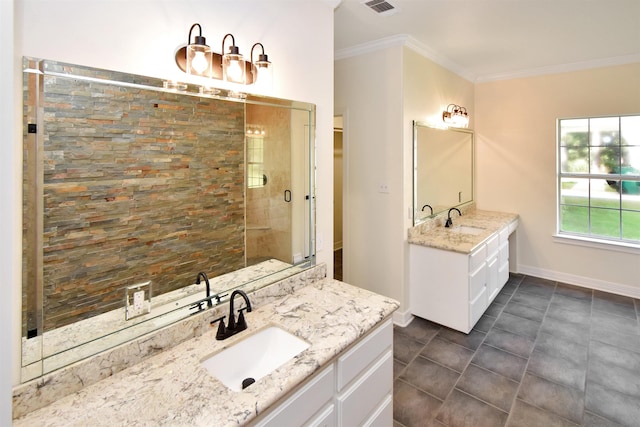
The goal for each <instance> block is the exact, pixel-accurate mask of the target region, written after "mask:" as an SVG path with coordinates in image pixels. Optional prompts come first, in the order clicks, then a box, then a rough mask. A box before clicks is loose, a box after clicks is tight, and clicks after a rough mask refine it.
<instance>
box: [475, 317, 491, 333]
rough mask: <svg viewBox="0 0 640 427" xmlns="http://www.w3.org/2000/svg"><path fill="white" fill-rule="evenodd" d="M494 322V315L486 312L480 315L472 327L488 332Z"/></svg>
mask: <svg viewBox="0 0 640 427" xmlns="http://www.w3.org/2000/svg"><path fill="white" fill-rule="evenodd" d="M495 322H496V317H492V316H489V315H487V314H484V315H482V317H481V318H480V320H478V322H477V323H476V325H475V326H474V327H473V329H475V330H476V331H480V332H489V330H490V329H491V327H492V326H493V324H494V323H495Z"/></svg>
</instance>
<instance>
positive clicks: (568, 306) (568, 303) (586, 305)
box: [550, 294, 593, 315]
mask: <svg viewBox="0 0 640 427" xmlns="http://www.w3.org/2000/svg"><path fill="white" fill-rule="evenodd" d="M592 304H593V303H592V301H591V299H589V298H573V297H569V296H565V295H562V294H554V295H553V297H552V298H551V304H550V307H554V308H556V309H564V310H569V311H577V312H579V313H584V314H586V315H589V314H591V307H592Z"/></svg>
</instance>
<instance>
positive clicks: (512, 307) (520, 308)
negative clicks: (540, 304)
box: [502, 302, 545, 322]
mask: <svg viewBox="0 0 640 427" xmlns="http://www.w3.org/2000/svg"><path fill="white" fill-rule="evenodd" d="M502 312H503V313H509V314H513V315H514V316H519V317H524V318H525V319H529V320H533V321H534V322H542V319H543V318H544V315H545V312H544V311H543V310H539V309H537V308H535V307H529V306H527V305H523V304H519V303H517V302H509V303H508V304H507V305H506V306H505V307H504V310H502Z"/></svg>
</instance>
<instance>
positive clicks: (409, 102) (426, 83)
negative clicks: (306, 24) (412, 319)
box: [334, 44, 474, 323]
mask: <svg viewBox="0 0 640 427" xmlns="http://www.w3.org/2000/svg"><path fill="white" fill-rule="evenodd" d="M334 99H335V106H336V107H335V108H336V111H335V112H336V114H344V134H343V144H344V162H345V176H344V185H345V188H344V190H345V195H346V196H345V206H344V210H345V221H344V231H343V236H344V237H343V240H344V245H343V248H344V249H343V256H344V260H343V269H344V277H345V279H344V280H345V282H348V283H351V284H354V285H356V286H360V287H363V288H366V289H369V290H372V291H374V292H378V293H380V294H383V295H387V296H389V297H392V298H395V299H397V300H398V301H400V302H401V307H400V310H398V312H397V313H396V321H398V322H400V323H402V322H404V321H405V320H406V318H407V315H408V302H409V296H408V277H409V276H408V243H407V229H408V228H409V227H411V226H412V219H411V217H410V210H411V209H412V203H413V197H412V194H413V179H412V170H413V157H412V153H413V130H412V121H413V120H424V121H427V120H429V119H434V118H438V117H441V114H442V111H443V109H444V107H446V106H447V105H448V104H449V103H456V104H460V105H464V106H466V107H467V108H469V109H470V110H471V109H472V107H473V103H474V100H473V84H472V83H471V82H469V81H467V80H465V79H463V78H461V77H459V76H457V75H456V74H454V73H452V72H450V71H448V70H446V69H445V68H443V67H441V66H440V65H438V64H436V63H434V62H433V61H431V60H429V59H426V58H425V57H424V56H422V55H420V54H419V53H417V52H416V51H414V50H412V49H410V48H408V47H404V46H402V45H400V44H398V45H397V46H385V47H384V48H381V49H380V50H378V51H374V52H370V53H366V54H362V55H358V56H354V57H350V58H345V59H340V60H338V61H336V63H335V95H334ZM471 114H472V116H473V112H472V111H471ZM380 184H387V185H388V189H389V190H388V193H381V192H380V191H379V186H380Z"/></svg>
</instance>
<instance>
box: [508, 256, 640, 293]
mask: <svg viewBox="0 0 640 427" xmlns="http://www.w3.org/2000/svg"><path fill="white" fill-rule="evenodd" d="M518 273H520V274H526V275H528V276H535V277H540V278H541V279H548V280H554V281H557V282H562V283H567V284H569V285H575V286H581V287H583V288H589V289H596V290H599V291H604V292H610V293H612V294H618V295H624V296H627V297H631V298H640V287H636V286H630V285H625V284H622V283H614V282H607V281H605V280H599V279H593V278H591V277H584V276H578V275H575V274H568V273H563V272H561V271H554V270H546V269H544V268H538V267H532V266H529V265H522V264H519V265H518Z"/></svg>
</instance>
